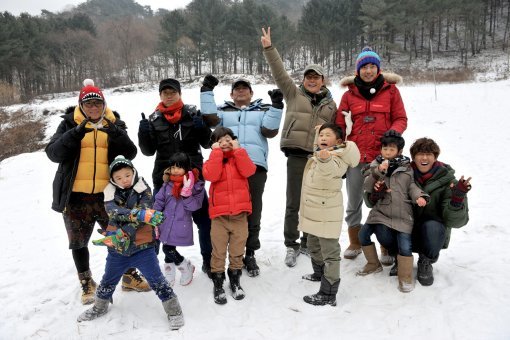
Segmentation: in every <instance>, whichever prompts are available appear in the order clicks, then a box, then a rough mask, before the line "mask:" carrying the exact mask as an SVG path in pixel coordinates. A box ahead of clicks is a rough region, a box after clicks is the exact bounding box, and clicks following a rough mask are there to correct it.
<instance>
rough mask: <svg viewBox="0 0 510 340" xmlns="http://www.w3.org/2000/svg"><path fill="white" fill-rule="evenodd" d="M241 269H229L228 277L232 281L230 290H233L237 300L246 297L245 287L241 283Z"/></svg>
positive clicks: (233, 295)
mask: <svg viewBox="0 0 510 340" xmlns="http://www.w3.org/2000/svg"><path fill="white" fill-rule="evenodd" d="M242 273H243V272H242V270H241V269H230V268H229V269H228V270H227V274H228V279H229V281H230V290H231V291H232V297H233V298H234V299H235V300H242V299H244V296H245V294H244V290H243V287H241V283H240V282H239V281H240V279H241V275H242Z"/></svg>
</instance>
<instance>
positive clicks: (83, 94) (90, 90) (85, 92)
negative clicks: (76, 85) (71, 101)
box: [78, 79, 105, 103]
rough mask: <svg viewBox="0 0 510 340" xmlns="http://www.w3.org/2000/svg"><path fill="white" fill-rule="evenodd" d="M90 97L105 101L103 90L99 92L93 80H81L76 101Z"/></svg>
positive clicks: (86, 99)
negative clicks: (81, 83)
mask: <svg viewBox="0 0 510 340" xmlns="http://www.w3.org/2000/svg"><path fill="white" fill-rule="evenodd" d="M92 99H95V100H101V101H103V102H104V101H105V100H104V95H103V92H101V89H100V88H99V87H97V86H94V81H93V80H92V79H85V80H84V81H83V88H82V89H81V90H80V96H79V97H78V102H80V103H83V102H86V101H88V100H92Z"/></svg>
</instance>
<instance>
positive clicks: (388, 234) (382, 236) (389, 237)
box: [369, 224, 413, 256]
mask: <svg viewBox="0 0 510 340" xmlns="http://www.w3.org/2000/svg"><path fill="white" fill-rule="evenodd" d="M370 226H371V228H373V231H374V233H375V236H376V237H377V241H379V243H380V244H382V246H383V247H384V248H386V249H388V253H389V254H390V255H392V256H395V255H397V253H398V254H399V255H401V256H411V255H412V254H413V252H412V240H411V234H406V233H402V232H400V231H397V230H395V229H391V228H389V227H387V226H385V225H384V224H371V225H370ZM369 240H370V238H369ZM370 243H371V242H370Z"/></svg>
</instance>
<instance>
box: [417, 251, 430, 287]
mask: <svg viewBox="0 0 510 340" xmlns="http://www.w3.org/2000/svg"><path fill="white" fill-rule="evenodd" d="M432 262H433V261H432V260H431V259H429V258H428V257H426V256H425V255H423V254H420V256H419V257H418V274H417V275H416V276H417V277H418V282H419V283H420V284H421V285H422V286H431V285H432V284H433V283H434V274H433V272H432V271H433V268H432Z"/></svg>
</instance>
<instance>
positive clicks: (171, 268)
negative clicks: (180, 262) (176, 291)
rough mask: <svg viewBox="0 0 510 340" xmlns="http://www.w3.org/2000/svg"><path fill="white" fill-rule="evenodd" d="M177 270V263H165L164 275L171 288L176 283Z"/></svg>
mask: <svg viewBox="0 0 510 340" xmlns="http://www.w3.org/2000/svg"><path fill="white" fill-rule="evenodd" d="M176 270H177V267H176V266H175V263H173V262H171V263H165V264H164V273H165V278H166V280H167V281H168V283H169V284H170V287H173V286H174V283H175V271H176Z"/></svg>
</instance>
